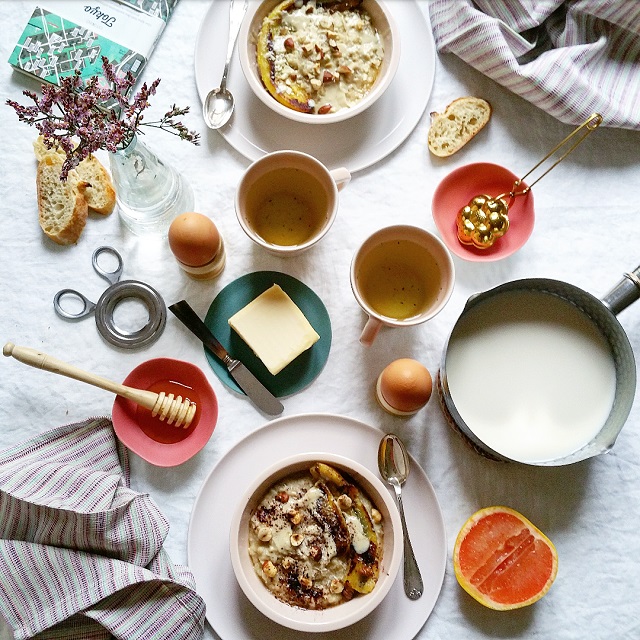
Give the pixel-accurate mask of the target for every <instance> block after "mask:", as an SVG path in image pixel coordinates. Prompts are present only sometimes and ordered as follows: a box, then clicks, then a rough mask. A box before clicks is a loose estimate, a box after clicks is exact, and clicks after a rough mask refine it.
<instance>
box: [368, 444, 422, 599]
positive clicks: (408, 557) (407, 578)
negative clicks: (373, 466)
mask: <svg viewBox="0 0 640 640" xmlns="http://www.w3.org/2000/svg"><path fill="white" fill-rule="evenodd" d="M378 468H379V470H380V475H381V476H382V479H383V480H384V481H385V482H388V483H389V484H390V485H391V486H392V487H393V488H394V490H395V492H396V501H397V503H398V511H399V512H400V520H401V522H402V534H403V538H404V592H405V593H406V594H407V597H408V598H409V599H411V600H417V599H418V598H419V597H420V596H421V595H422V592H423V589H424V587H423V584H422V576H421V575H420V569H419V567H418V563H417V562H416V557H415V555H414V553H413V547H412V546H411V540H409V532H408V531H407V523H406V521H405V519H404V508H403V506H402V490H401V488H400V487H401V486H402V485H403V484H404V482H405V480H406V479H407V478H408V477H409V454H408V453H407V450H406V448H405V446H404V444H403V443H402V440H400V438H398V436H396V435H394V434H393V433H389V434H387V435H386V436H384V438H382V440H381V441H380V446H379V447H378Z"/></svg>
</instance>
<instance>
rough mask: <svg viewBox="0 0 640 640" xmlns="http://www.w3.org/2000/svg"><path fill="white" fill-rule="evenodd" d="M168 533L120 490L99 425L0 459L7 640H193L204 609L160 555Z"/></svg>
mask: <svg viewBox="0 0 640 640" xmlns="http://www.w3.org/2000/svg"><path fill="white" fill-rule="evenodd" d="M168 530H169V525H168V523H167V521H166V519H165V517H164V516H163V515H162V513H161V512H160V510H159V509H158V507H157V506H156V505H155V504H154V502H153V501H152V500H151V498H150V497H149V496H148V495H146V494H140V493H137V492H135V491H133V490H132V489H130V488H129V465H128V456H127V450H126V449H125V448H124V447H123V446H122V444H121V443H120V442H119V441H118V440H117V439H116V437H115V434H114V432H113V427H112V425H111V422H110V420H109V419H107V418H98V419H90V420H87V421H85V422H82V423H78V424H72V425H66V426H63V427H59V428H57V429H53V430H51V431H47V432H45V433H43V434H41V435H39V436H37V437H36V438H34V439H32V440H29V441H28V442H25V443H23V444H20V445H17V446H14V447H12V448H10V449H7V450H5V451H2V452H0V614H2V616H3V617H4V619H5V620H6V622H7V623H8V624H9V625H10V626H11V627H12V629H13V633H14V636H15V638H16V640H21V639H23V638H31V637H33V636H35V635H37V634H39V635H37V637H38V639H39V640H41V639H48V638H65V639H66V640H74V639H76V638H77V639H80V638H82V639H83V640H86V639H101V640H103V639H107V638H111V637H115V638H121V639H123V640H125V639H126V640H157V638H171V639H172V640H175V639H180V640H196V639H199V638H202V636H203V634H204V611H205V605H204V602H203V601H202V599H201V598H200V596H198V595H197V594H196V592H195V585H194V580H193V576H192V574H191V572H190V571H189V570H188V569H187V568H186V567H181V566H179V565H173V564H172V563H171V561H170V560H169V558H168V556H167V554H166V552H165V551H164V549H163V542H164V540H165V538H166V536H167V533H168Z"/></svg>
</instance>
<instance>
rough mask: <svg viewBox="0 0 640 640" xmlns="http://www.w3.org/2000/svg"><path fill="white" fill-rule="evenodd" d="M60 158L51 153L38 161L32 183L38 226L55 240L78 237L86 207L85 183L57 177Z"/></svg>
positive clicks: (76, 239) (61, 241)
mask: <svg viewBox="0 0 640 640" xmlns="http://www.w3.org/2000/svg"><path fill="white" fill-rule="evenodd" d="M61 170H62V160H61V159H60V157H59V156H56V155H55V154H52V155H47V156H45V157H44V158H43V159H42V160H41V161H40V162H39V163H38V170H37V173H36V187H37V190H38V213H39V221H40V227H41V228H42V230H43V231H44V233H45V235H46V236H47V237H48V238H50V239H51V240H53V241H54V242H56V243H57V244H62V245H67V244H73V243H74V242H77V241H78V238H79V237H80V234H81V233H82V230H83V229H84V226H85V224H86V223H87V215H88V207H87V201H86V199H85V197H84V195H83V193H82V192H83V191H84V190H85V186H86V185H85V183H84V182H81V181H78V182H75V183H74V182H72V181H70V180H67V181H66V182H63V181H62V180H60V172H61Z"/></svg>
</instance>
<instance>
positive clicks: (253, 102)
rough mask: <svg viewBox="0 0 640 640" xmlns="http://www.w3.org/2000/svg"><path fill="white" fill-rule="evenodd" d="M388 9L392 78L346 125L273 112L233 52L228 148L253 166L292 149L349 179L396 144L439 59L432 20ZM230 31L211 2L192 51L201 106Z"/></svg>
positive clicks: (424, 98) (224, 9)
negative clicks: (396, 43) (394, 41)
mask: <svg viewBox="0 0 640 640" xmlns="http://www.w3.org/2000/svg"><path fill="white" fill-rule="evenodd" d="M388 6H389V9H391V13H392V14H393V17H394V18H395V20H396V23H397V25H398V31H399V32H400V37H401V45H400V46H401V52H400V64H399V66H398V71H397V73H396V77H395V78H394V80H393V82H392V83H391V85H390V86H389V88H388V89H387V91H386V92H385V95H384V96H382V97H381V98H380V99H379V100H378V101H377V102H376V103H375V104H373V105H372V106H371V107H370V108H369V109H367V110H366V111H365V112H363V113H361V114H360V115H357V116H355V117H354V118H352V119H350V120H347V121H345V122H337V123H335V124H328V125H309V124H303V123H301V122H294V121H293V120H289V119H288V118H284V117H282V116H280V115H278V114H277V113H274V112H273V111H271V109H269V108H268V107H267V106H266V105H264V104H263V103H262V102H260V100H258V98H257V97H256V96H255V95H254V94H253V92H252V91H251V89H250V88H249V85H248V84H247V82H246V80H245V78H244V75H243V73H242V69H241V67H240V60H239V58H238V53H237V47H236V50H235V51H234V54H233V58H232V60H231V66H230V68H229V79H228V82H227V86H228V88H229V90H230V91H231V92H232V93H233V95H234V96H235V98H236V108H235V112H234V114H233V117H232V119H231V121H230V123H229V124H227V125H225V126H224V127H223V128H222V129H220V133H221V134H222V135H223V136H224V138H225V139H226V140H227V142H228V143H229V144H230V145H231V146H232V147H234V148H235V149H236V150H237V151H238V152H240V153H241V154H243V155H244V156H246V157H247V158H249V159H250V160H257V159H258V158H260V157H262V156H263V155H264V154H265V153H269V152H271V151H277V150H279V149H296V150H298V151H304V152H305V153H308V154H310V155H313V156H315V157H316V158H318V160H320V161H321V162H323V163H324V164H325V165H326V166H328V167H330V168H335V167H338V166H345V167H347V168H348V169H349V170H350V171H351V172H352V173H354V172H356V171H360V170H361V169H365V168H366V167H369V166H371V165H372V164H374V163H376V162H378V161H379V160H381V159H382V158H384V157H386V156H387V155H389V154H390V153H391V152H392V151H394V150H395V149H396V148H397V147H398V146H400V144H401V143H402V142H404V140H405V139H406V138H407V136H408V135H409V134H410V133H411V132H412V131H413V129H414V128H415V126H416V125H417V124H418V121H419V120H420V118H421V116H422V114H423V113H424V110H425V108H426V106H427V102H428V101H429V97H430V95H431V89H432V87H433V80H434V76H435V58H436V53H435V43H434V40H433V33H432V32H431V25H430V23H429V17H428V15H427V14H426V13H425V12H423V11H422V10H421V8H420V7H419V6H418V4H417V3H416V2H415V0H391V1H390V2H388ZM228 25H229V3H228V1H227V0H213V1H212V2H211V6H210V7H209V9H208V11H207V13H206V14H205V17H204V19H203V21H202V24H201V25H200V30H199V31H198V37H197V40H196V49H195V75H196V85H197V87H198V93H199V95H200V99H201V100H202V101H203V102H204V98H205V96H206V95H207V93H208V92H209V90H210V89H212V88H214V87H216V86H218V84H219V82H220V79H221V77H222V69H223V66H224V59H225V57H226V47H227V33H228Z"/></svg>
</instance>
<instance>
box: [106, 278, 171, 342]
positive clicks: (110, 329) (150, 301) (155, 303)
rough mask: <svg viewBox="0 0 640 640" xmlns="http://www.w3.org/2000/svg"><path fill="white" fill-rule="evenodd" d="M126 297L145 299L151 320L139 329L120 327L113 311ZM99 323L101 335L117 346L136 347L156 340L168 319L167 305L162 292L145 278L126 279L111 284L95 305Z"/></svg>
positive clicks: (144, 302) (142, 300)
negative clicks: (145, 280) (129, 329)
mask: <svg viewBox="0 0 640 640" xmlns="http://www.w3.org/2000/svg"><path fill="white" fill-rule="evenodd" d="M127 298H134V299H136V300H139V301H140V302H142V303H143V304H144V305H145V307H146V308H147V312H148V314H149V320H148V322H147V324H146V325H145V326H144V327H142V328H141V329H138V330H137V331H125V330H124V329H121V328H120V327H118V326H117V325H116V323H115V321H114V318H113V314H114V311H115V308H116V307H117V306H118V304H119V303H120V302H121V301H122V300H125V299H127ZM95 318H96V326H97V327H98V331H99V332H100V334H101V335H102V337H103V338H104V339H105V340H106V341H107V342H109V343H111V344H113V345H115V346H116V347H123V348H125V349H133V348H137V347H142V346H146V345H149V344H151V343H153V342H155V341H156V340H157V339H158V338H159V337H160V334H161V333H162V330H163V329H164V325H165V323H166V320H167V309H166V307H165V304H164V300H163V299H162V297H161V296H160V294H159V293H158V292H157V291H156V290H155V289H153V287H150V286H149V285H148V284H145V283H144V282H139V281H137V280H124V281H122V282H118V283H116V284H114V285H112V286H110V287H109V288H108V289H106V291H105V292H104V293H103V294H102V295H101V296H100V299H99V300H98V302H97V304H96V309H95Z"/></svg>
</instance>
